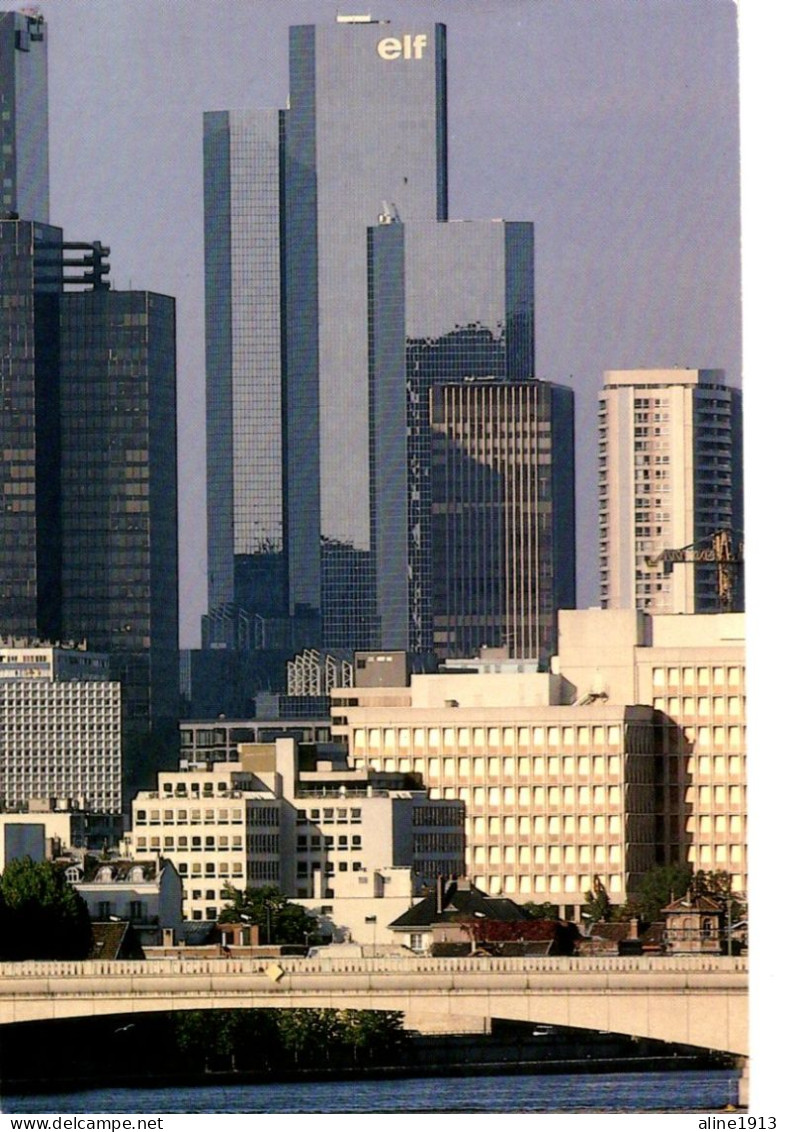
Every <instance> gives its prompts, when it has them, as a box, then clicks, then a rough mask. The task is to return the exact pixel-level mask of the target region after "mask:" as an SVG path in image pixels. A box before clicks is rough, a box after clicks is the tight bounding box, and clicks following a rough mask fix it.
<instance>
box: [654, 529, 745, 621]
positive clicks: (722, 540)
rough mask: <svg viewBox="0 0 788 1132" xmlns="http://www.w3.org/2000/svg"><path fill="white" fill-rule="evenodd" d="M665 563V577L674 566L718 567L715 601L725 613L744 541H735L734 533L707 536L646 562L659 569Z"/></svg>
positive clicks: (728, 605) (721, 531)
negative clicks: (692, 563) (693, 564)
mask: <svg viewBox="0 0 788 1132" xmlns="http://www.w3.org/2000/svg"><path fill="white" fill-rule="evenodd" d="M660 562H662V563H664V573H665V574H669V573H671V571H672V569H673V565H674V563H676V562H701V563H703V562H705V563H713V564H714V565H716V567H717V598H718V600H719V603H720V609H721V610H722V611H724V612H728V611H729V610H730V608H731V606H732V605H733V598H734V592H735V582H736V575H737V573H738V569H739V567H740V566H741V565H743V563H744V541H743V540H742V539H741V538H738V539H737V538H736V537H735V534H734V532H733V531H730V530H719V531H714V532H713V534H710V535H706V536H705V538H702V539H699V540H698V542H691V543H690V544H689V545H688V546H681V547H678V548H676V549H666V550H663V551H661V552H660V553H659V554H657V555H655V556H654V557H653V558H646V565H647V566H651V567H652V568H653V567H655V566H659V564H660Z"/></svg>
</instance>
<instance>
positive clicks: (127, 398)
mask: <svg viewBox="0 0 788 1132" xmlns="http://www.w3.org/2000/svg"><path fill="white" fill-rule="evenodd" d="M60 349H61V362H60V367H61V368H60V413H59V419H60V535H61V546H62V551H61V562H62V566H61V574H60V601H61V606H60V631H61V633H62V634H64V635H65V636H66V637H69V638H83V637H85V638H87V640H88V641H89V642H90V645H91V647H92V648H96V649H98V650H100V651H102V652H107V653H109V655H110V668H111V672H112V676H113V678H114V679H116V680H121V681H122V683H123V694H124V724H125V726H126V730H127V732H128V735H129V738H131V734H132V732H134V733H136V735H137V736H142V737H146V736H148V735H150V733H151V732H157V731H160V730H162V729H165V730H166V729H167V728H170V729H171V728H172V727H173V726H174V724H175V722H176V720H177V718H178V685H179V656H178V542H177V539H178V525H177V514H178V495H177V443H176V439H177V438H176V406H175V300H174V299H172V298H170V297H169V296H166V295H155V294H150V293H149V292H145V291H112V290H87V291H77V292H74V293H71V294H65V295H63V297H62V300H61V337H60ZM139 757H140V756H137V760H139Z"/></svg>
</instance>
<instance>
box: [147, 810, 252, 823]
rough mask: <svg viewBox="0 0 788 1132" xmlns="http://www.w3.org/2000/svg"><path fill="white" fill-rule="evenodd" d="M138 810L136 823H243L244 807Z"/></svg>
mask: <svg viewBox="0 0 788 1132" xmlns="http://www.w3.org/2000/svg"><path fill="white" fill-rule="evenodd" d="M163 814H164V816H163V817H162V811H161V810H151V811H150V813H149V812H148V811H147V810H136V812H135V814H134V823H135V825H162V824H164V825H228V824H232V825H239V824H243V820H244V812H243V810H242V809H233V810H192V811H191V812H190V811H188V810H164V812H163Z"/></svg>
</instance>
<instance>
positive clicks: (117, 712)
mask: <svg viewBox="0 0 788 1132" xmlns="http://www.w3.org/2000/svg"><path fill="white" fill-rule="evenodd" d="M33 798H41V799H50V798H57V799H73V800H74V801H75V802H76V803H77V804H78V805H79V806H80V807H81V808H82V809H91V810H93V811H103V812H107V813H119V812H120V810H121V689H120V684H119V683H118V682H117V681H114V680H110V678H109V659H108V657H106V656H105V655H102V654H99V653H92V652H88V651H87V650H86V649H85V647H84V645H83V646H79V647H76V648H65V647H59V646H53V645H42V644H38V643H34V644H27V643H25V642H4V643H3V644H2V645H0V806H1V807H2V808H4V809H25V808H27V806H28V804H29V802H30V800H31V799H33Z"/></svg>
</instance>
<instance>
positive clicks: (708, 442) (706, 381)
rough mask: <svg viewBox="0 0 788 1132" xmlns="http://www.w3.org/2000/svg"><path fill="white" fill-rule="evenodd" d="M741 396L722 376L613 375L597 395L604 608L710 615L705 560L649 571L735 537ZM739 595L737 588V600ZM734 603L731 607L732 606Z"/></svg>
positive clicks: (710, 578)
mask: <svg viewBox="0 0 788 1132" xmlns="http://www.w3.org/2000/svg"><path fill="white" fill-rule="evenodd" d="M742 507H743V502H742V446H741V391H740V390H739V389H733V388H731V387H729V386H727V385H726V384H725V375H724V372H723V371H722V370H698V369H678V368H677V369H644V370H612V371H609V372H608V373H606V374H605V384H604V388H603V390H602V392H601V393H600V396H599V528H600V571H601V604H602V608H603V609H645V610H648V611H649V612H650V613H712V612H717V611H718V610H719V609H720V608H721V607H720V602H719V597H718V586H717V569H716V567H715V566H714V564H712V563H702V564H699V563H694V562H683V563H675V564H673V563H671V564H669V565H668V566H667V568H666V565H665V563H664V562H663V561H660V562H658V563H657V564H656V565H655V564H654V563H653V559H656V558H658V556H659V554H660V553H661V552H662V551H664V550H668V549H680V548H684V547H688V546H690V545H694V544H697V543H703V544H704V546H708V545H709V540H710V538H711V536H712V535H713V534H714V533H715V532H717V531H719V530H721V529H725V530H729V531H730V530H733V531H734V532H735V534H736V538H737V539H740V538H741V529H742V525H743V519H742ZM738 597H739V598H740V592H739V594H738ZM737 607H740V606H737V604H735V602H734V604H733V606H732V607H729V608H734V609H735V608H737Z"/></svg>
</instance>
